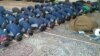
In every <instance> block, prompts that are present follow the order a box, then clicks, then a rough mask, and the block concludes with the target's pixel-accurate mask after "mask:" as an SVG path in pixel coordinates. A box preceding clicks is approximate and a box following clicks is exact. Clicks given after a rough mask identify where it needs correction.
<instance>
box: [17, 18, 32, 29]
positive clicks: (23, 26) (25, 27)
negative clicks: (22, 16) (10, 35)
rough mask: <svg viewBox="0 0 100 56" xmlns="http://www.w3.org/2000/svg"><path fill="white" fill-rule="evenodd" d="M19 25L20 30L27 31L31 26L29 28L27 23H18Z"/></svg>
mask: <svg viewBox="0 0 100 56" xmlns="http://www.w3.org/2000/svg"><path fill="white" fill-rule="evenodd" d="M19 25H20V27H21V28H24V29H25V30H28V28H30V27H31V26H30V24H29V23H28V22H27V21H24V20H23V21H21V22H20V23H19Z"/></svg>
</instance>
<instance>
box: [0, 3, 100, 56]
mask: <svg viewBox="0 0 100 56" xmlns="http://www.w3.org/2000/svg"><path fill="white" fill-rule="evenodd" d="M15 3H16V2H15ZM15 3H14V4H15ZM20 3H22V4H24V3H23V2H20ZM0 4H1V3H0ZM3 4H4V3H2V5H3ZM5 4H7V2H5ZM16 4H18V3H16ZM29 4H30V3H29ZM33 4H34V3H32V5H33ZM13 6H14V5H13ZM17 6H19V5H17ZM24 6H25V5H24ZM6 8H8V7H6ZM88 16H90V17H91V18H93V19H95V21H97V22H98V24H99V25H100V22H99V21H100V13H98V12H95V13H93V14H88ZM89 39H90V38H89V37H85V36H82V35H78V34H74V33H73V32H71V31H70V30H69V29H68V24H67V22H66V23H65V24H62V25H60V26H56V27H55V28H54V29H52V30H47V31H45V32H40V33H36V34H34V35H33V36H31V37H29V38H25V39H24V40H23V41H21V42H16V43H12V44H11V46H9V47H7V48H4V47H2V46H0V56H100V41H93V40H89Z"/></svg>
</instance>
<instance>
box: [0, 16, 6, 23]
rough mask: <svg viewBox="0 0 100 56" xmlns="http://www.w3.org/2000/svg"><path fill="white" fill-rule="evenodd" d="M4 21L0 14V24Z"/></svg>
mask: <svg viewBox="0 0 100 56" xmlns="http://www.w3.org/2000/svg"><path fill="white" fill-rule="evenodd" d="M4 22H5V19H4V18H3V17H2V16H0V25H2V24H3V23H4Z"/></svg>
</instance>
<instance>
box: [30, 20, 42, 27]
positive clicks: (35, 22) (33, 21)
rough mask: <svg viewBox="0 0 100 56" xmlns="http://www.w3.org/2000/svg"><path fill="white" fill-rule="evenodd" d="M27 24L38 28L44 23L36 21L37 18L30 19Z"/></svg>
mask: <svg viewBox="0 0 100 56" xmlns="http://www.w3.org/2000/svg"><path fill="white" fill-rule="evenodd" d="M29 23H30V24H38V26H40V25H41V24H43V23H44V22H43V21H42V20H40V19H38V18H30V19H29Z"/></svg>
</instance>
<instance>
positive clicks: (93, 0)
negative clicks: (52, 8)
mask: <svg viewBox="0 0 100 56" xmlns="http://www.w3.org/2000/svg"><path fill="white" fill-rule="evenodd" d="M69 1H70V2H75V1H78V0H69ZM84 1H91V2H95V1H97V0H84Z"/></svg>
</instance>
